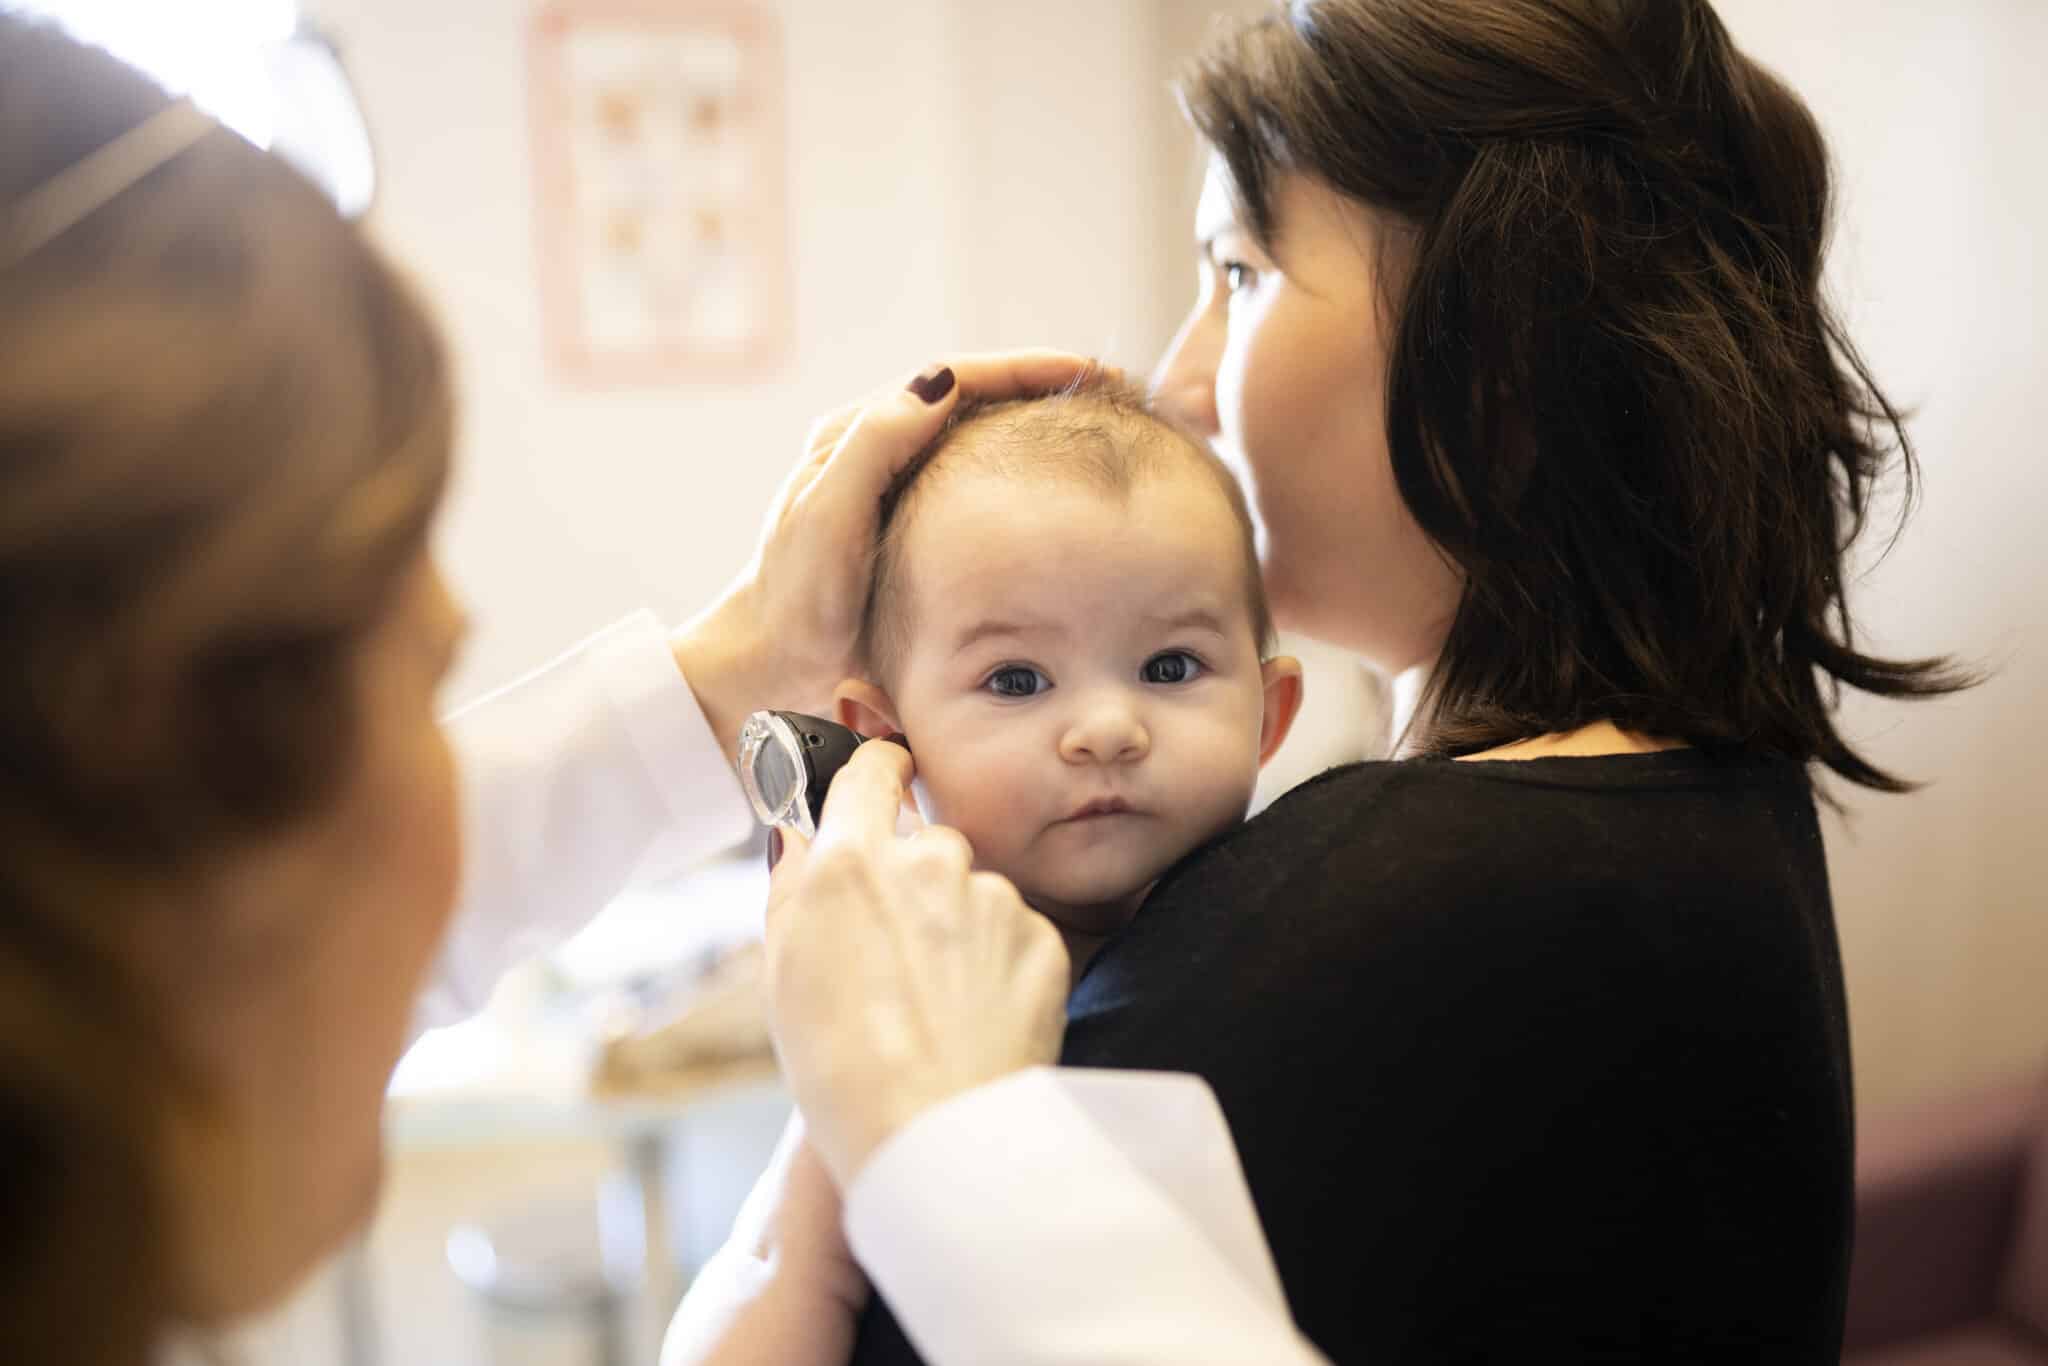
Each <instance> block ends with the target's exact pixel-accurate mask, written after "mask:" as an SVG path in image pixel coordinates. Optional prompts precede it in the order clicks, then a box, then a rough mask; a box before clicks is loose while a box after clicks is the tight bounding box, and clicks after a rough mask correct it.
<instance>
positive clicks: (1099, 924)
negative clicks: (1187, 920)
mask: <svg viewBox="0 0 2048 1366" xmlns="http://www.w3.org/2000/svg"><path fill="white" fill-rule="evenodd" d="M1155 881H1157V879H1156V878H1150V877H1148V878H1147V879H1146V880H1145V881H1143V882H1141V883H1139V884H1137V885H1136V886H1132V885H1131V883H1130V882H1129V880H1128V879H1125V880H1121V881H1118V882H1115V883H1108V882H1097V883H1096V884H1094V885H1090V884H1089V883H1088V882H1085V881H1082V880H1080V879H1075V880H1074V881H1072V882H1069V883H1064V884H1060V885H1053V886H1029V887H1027V886H1022V885H1020V886H1019V887H1018V889H1017V890H1018V892H1019V893H1020V894H1021V895H1022V896H1023V898H1024V900H1025V901H1026V902H1027V903H1029V904H1030V906H1031V907H1032V908H1033V909H1034V910H1036V911H1038V912H1039V914H1041V915H1043V916H1044V917H1045V918H1046V919H1047V920H1050V921H1052V923H1053V924H1055V925H1057V926H1058V927H1059V928H1060V929H1061V930H1062V931H1064V932H1066V933H1068V934H1076V935H1081V936H1084V937H1087V938H1093V939H1105V938H1107V937H1109V936H1110V935H1113V934H1116V933H1118V932H1119V931H1121V930H1122V929H1123V928H1124V927H1125V926H1126V925H1128V924H1130V923H1131V920H1132V918H1133V917H1135V916H1136V915H1137V914H1138V907H1139V906H1140V905H1141V904H1142V903H1143V902H1144V900H1145V893H1147V892H1149V891H1151V890H1152V884H1153V883H1154V882H1155Z"/></svg>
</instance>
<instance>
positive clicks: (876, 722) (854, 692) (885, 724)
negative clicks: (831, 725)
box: [832, 678, 903, 740]
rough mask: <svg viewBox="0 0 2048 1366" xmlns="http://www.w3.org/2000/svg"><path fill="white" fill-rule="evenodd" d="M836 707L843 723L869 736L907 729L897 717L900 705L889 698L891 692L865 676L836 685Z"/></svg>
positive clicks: (873, 736)
mask: <svg viewBox="0 0 2048 1366" xmlns="http://www.w3.org/2000/svg"><path fill="white" fill-rule="evenodd" d="M832 706H833V709H834V710H835V711H836V712H837V713H838V721H839V724H840V725H842V726H845V727H846V728H847V729H848V730H850V731H853V732H854V733H855V734H857V735H861V736H865V737H866V738H867V739H870V740H873V739H876V738H878V737H880V736H884V735H898V734H901V733H902V731H903V727H902V726H901V725H899V724H898V723H897V720H896V704H895V703H894V702H891V701H890V700H889V694H887V693H885V692H883V691H882V690H881V689H880V688H878V687H876V686H875V685H874V684H872V683H870V682H868V681H867V680H866V679H864V678H849V679H847V680H846V681H845V682H843V683H841V684H840V685H839V686H838V687H836V688H834V689H833V690H832Z"/></svg>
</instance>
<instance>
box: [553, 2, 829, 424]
mask: <svg viewBox="0 0 2048 1366" xmlns="http://www.w3.org/2000/svg"><path fill="white" fill-rule="evenodd" d="M528 61H529V89H528V100H529V103H530V107H531V114H532V140H533V163H534V193H535V199H536V207H537V210H538V215H539V223H538V234H537V235H538V241H539V246H540V256H541V259H540V286H541V312H542V325H543V328H544V330H545V334H546V346H547V352H548V362H549V368H550V369H551V371H552V372H553V373H554V374H555V375H556V377H557V378H559V379H562V380H564V381H565V382H568V383H572V384H587V385H605V386H611V385H634V384H641V385H653V384H665V383H675V382H689V381H693V380H733V379H746V378H750V377H753V376H757V375H761V374H765V373H767V372H769V371H771V370H773V369H774V368H775V367H776V366H777V365H779V364H780V363H781V362H782V360H783V359H784V357H785V356H786V355H787V353H788V350H789V347H790V330H791V329H790V308H791V303H790V284H789V273H790V267H789V246H788V242H789V228H788V224H787V221H786V214H787V209H786V197H785V192H784V181H785V176H786V174H787V171H786V167H785V161H784V158H785V150H784V114H783V84H782V82H783V76H782V54H781V41H780V35H779V33H778V31H777V29H776V27H775V23H774V19H773V16H772V15H771V14H770V13H768V12H767V10H766V9H765V7H764V6H761V5H756V4H752V3H749V2H748V0H549V2H548V3H546V4H544V5H542V6H541V7H540V8H539V9H538V10H537V11H536V12H535V14H534V16H533V20H532V26H531V30H530V34H529V43H528Z"/></svg>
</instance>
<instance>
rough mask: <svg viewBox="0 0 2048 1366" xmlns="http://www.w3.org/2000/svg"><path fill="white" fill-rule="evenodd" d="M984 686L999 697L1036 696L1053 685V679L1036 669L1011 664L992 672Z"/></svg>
mask: <svg viewBox="0 0 2048 1366" xmlns="http://www.w3.org/2000/svg"><path fill="white" fill-rule="evenodd" d="M982 686H983V687H984V688H987V689H988V690H989V691H990V692H992V693H994V694H995V695H996V696H998V697H1036V696H1037V695H1038V694H1039V693H1042V692H1044V691H1045V690H1046V689H1047V688H1050V687H1051V686H1052V680H1051V679H1049V678H1047V677H1046V676H1045V675H1044V674H1042V673H1040V672H1039V671H1038V670H1036V669H1032V668H1027V667H1025V666H1024V665H1022V664H1011V665H1007V666H1005V667H1004V668H1000V669H997V670H996V671H995V672H994V673H992V674H990V675H989V676H988V681H987V682H986V683H984V684H982Z"/></svg>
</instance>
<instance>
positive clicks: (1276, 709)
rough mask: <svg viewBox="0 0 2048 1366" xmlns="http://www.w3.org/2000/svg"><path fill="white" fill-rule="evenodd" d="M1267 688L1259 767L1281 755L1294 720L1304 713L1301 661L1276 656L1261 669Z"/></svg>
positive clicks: (1286, 656) (1288, 656) (1260, 738)
mask: <svg viewBox="0 0 2048 1366" xmlns="http://www.w3.org/2000/svg"><path fill="white" fill-rule="evenodd" d="M1259 676H1260V677H1261V678H1262V679H1263V680H1264V681H1265V685H1266V714H1265V718H1264V720H1263V721H1261V723H1260V725H1259V767H1260V768H1264V767H1265V766H1266V761H1267V760H1268V759H1271V758H1272V757H1273V756H1274V755H1275V754H1276V753H1278V752H1279V750H1280V746H1281V745H1282V744H1284V743H1286V740H1287V732H1288V731H1290V730H1293V729H1294V718H1295V717H1297V716H1299V715H1300V714H1301V661H1300V660H1298V659H1296V658H1295V657H1294V656H1293V655H1275V656H1273V658H1271V659H1269V660H1267V661H1266V662H1265V663H1264V664H1262V665H1260V666H1259Z"/></svg>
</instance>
